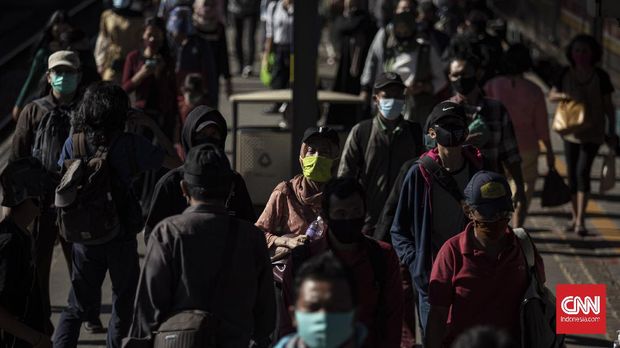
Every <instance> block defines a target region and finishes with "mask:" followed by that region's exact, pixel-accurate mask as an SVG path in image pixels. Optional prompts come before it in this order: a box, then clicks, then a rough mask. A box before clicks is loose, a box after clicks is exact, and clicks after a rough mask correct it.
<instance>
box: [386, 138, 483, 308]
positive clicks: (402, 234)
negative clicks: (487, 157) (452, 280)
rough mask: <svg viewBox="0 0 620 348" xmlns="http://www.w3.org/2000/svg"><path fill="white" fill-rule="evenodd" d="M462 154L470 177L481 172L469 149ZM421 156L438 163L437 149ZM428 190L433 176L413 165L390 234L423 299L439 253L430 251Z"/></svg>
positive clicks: (474, 151)
mask: <svg viewBox="0 0 620 348" xmlns="http://www.w3.org/2000/svg"><path fill="white" fill-rule="evenodd" d="M462 151H463V156H464V157H465V160H466V161H467V162H468V163H469V166H470V167H469V168H470V174H471V175H472V176H473V174H474V173H475V172H476V171H477V170H480V169H482V166H483V159H482V155H481V153H480V151H479V150H478V149H476V148H474V147H473V146H463V150H462ZM423 156H428V157H430V158H432V159H433V160H434V161H438V160H439V153H438V152H437V148H435V149H432V150H430V151H428V152H426V153H425V154H423V155H422V156H420V158H421V157H423ZM432 187H433V176H432V175H431V174H430V173H429V172H427V171H426V170H425V169H424V168H423V167H422V166H420V165H419V163H415V164H414V165H413V166H412V167H411V169H409V172H408V173H407V176H406V177H405V181H404V183H403V187H402V190H401V191H400V198H399V200H398V206H397V208H396V213H395V215H394V221H393V223H392V228H391V230H390V232H391V236H392V245H393V246H394V250H396V253H397V254H398V258H399V259H400V261H401V263H403V264H404V265H406V266H407V268H408V269H409V272H410V273H411V278H412V280H413V283H414V284H415V287H416V289H417V290H418V293H419V294H420V296H424V297H426V296H428V284H429V280H430V276H431V270H432V266H433V261H434V258H435V256H436V255H437V253H438V252H439V250H434V248H433V243H431V239H432V233H433V214H434V213H435V212H434V211H433V206H432V202H433V200H432V197H433V195H432V192H431V189H432ZM437 213H440V211H438V212H437ZM457 233H458V232H457Z"/></svg>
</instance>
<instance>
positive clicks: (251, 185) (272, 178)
mask: <svg viewBox="0 0 620 348" xmlns="http://www.w3.org/2000/svg"><path fill="white" fill-rule="evenodd" d="M237 132H238V133H237V154H236V155H237V171H238V172H239V173H240V174H241V175H242V176H243V178H244V179H245V183H246V185H247V188H248V192H249V193H250V197H251V198H252V202H253V203H254V205H265V204H267V201H268V200H269V196H270V195H271V192H272V191H273V189H274V188H275V187H276V185H278V184H279V183H280V182H282V181H284V180H288V179H290V173H291V133H290V131H288V130H281V129H280V128H272V127H243V128H239V130H238V131H237Z"/></svg>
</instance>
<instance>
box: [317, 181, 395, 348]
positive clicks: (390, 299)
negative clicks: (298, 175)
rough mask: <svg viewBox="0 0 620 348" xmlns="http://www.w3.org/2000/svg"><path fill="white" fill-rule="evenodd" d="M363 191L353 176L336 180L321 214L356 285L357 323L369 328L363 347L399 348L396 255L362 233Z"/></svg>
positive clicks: (334, 249) (336, 252) (329, 239)
mask: <svg viewBox="0 0 620 348" xmlns="http://www.w3.org/2000/svg"><path fill="white" fill-rule="evenodd" d="M365 210H366V204H365V200H364V189H363V188H362V186H361V185H360V184H359V183H357V181H356V180H355V179H353V178H338V179H333V180H331V181H330V182H329V183H328V184H327V185H326V186H325V190H324V192H323V199H322V210H321V216H322V217H324V219H325V221H326V222H327V225H328V230H327V242H328V246H329V249H330V250H331V252H332V253H333V254H334V255H335V256H336V258H337V259H338V260H339V261H340V262H341V263H342V264H343V266H344V267H345V268H346V269H347V271H348V273H349V274H350V275H351V278H352V280H353V282H354V284H355V287H354V289H355V290H354V295H353V296H354V297H355V298H356V299H357V300H358V302H359V304H358V311H357V319H358V320H359V321H360V322H361V323H362V324H364V326H365V327H366V329H367V330H368V337H367V338H366V340H365V342H364V345H363V347H369V348H370V347H385V348H397V347H400V342H401V330H402V329H401V325H402V321H403V306H402V303H403V292H402V281H401V277H400V271H399V269H400V266H399V262H398V258H397V257H396V253H395V252H394V250H393V249H392V247H390V246H389V245H388V244H387V243H383V242H379V241H376V240H374V239H372V238H369V237H366V236H365V235H364V234H363V233H362V227H363V225H364V216H365Z"/></svg>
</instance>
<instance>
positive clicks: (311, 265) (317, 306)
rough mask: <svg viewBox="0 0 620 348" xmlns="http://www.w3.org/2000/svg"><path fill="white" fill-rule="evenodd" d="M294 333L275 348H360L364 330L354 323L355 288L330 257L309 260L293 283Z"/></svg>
mask: <svg viewBox="0 0 620 348" xmlns="http://www.w3.org/2000/svg"><path fill="white" fill-rule="evenodd" d="M295 293H296V299H295V306H294V307H292V306H291V308H290V311H291V313H292V316H293V317H294V318H295V327H296V331H297V332H296V333H294V334H291V335H288V336H286V337H284V338H282V339H281V340H280V342H278V344H277V345H276V346H275V347H276V348H357V347H362V343H363V342H364V339H365V338H366V333H367V330H366V328H365V327H364V326H363V325H361V324H359V323H356V319H357V318H356V315H355V314H356V313H355V306H356V302H355V297H354V296H353V293H354V285H353V284H352V281H351V278H350V276H349V275H348V274H347V272H346V270H345V268H344V267H343V266H342V264H341V263H340V262H339V261H338V259H336V258H335V257H334V256H333V255H331V254H330V253H325V254H322V255H319V256H316V257H314V258H312V259H310V260H308V261H307V262H306V263H304V265H303V266H302V267H301V268H300V270H299V274H298V275H297V279H296V280H295Z"/></svg>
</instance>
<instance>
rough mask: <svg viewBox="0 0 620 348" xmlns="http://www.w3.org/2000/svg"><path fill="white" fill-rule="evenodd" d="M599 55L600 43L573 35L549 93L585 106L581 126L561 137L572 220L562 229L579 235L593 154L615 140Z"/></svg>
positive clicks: (607, 84) (553, 98) (551, 97)
mask: <svg viewBox="0 0 620 348" xmlns="http://www.w3.org/2000/svg"><path fill="white" fill-rule="evenodd" d="M601 55H602V50H601V46H600V45H599V43H598V42H596V40H595V39H594V38H593V37H592V36H589V35H585V34H582V35H578V36H576V37H575V38H574V39H573V40H572V41H571V43H570V44H569V45H568V48H567V49H566V58H567V59H568V61H569V62H570V66H569V67H567V68H566V69H564V70H563V71H562V73H561V75H560V78H559V79H558V80H557V81H556V83H555V84H554V86H553V88H552V89H551V91H550V92H549V100H550V101H552V102H559V101H571V100H573V101H576V102H579V103H582V104H583V106H584V109H585V120H584V126H582V127H580V128H579V129H578V130H577V131H575V132H573V133H569V134H564V135H563V136H562V138H563V139H564V151H565V153H566V162H567V163H566V164H567V167H568V184H569V186H570V188H571V192H572V194H573V196H572V202H571V203H572V205H571V208H572V220H571V223H570V224H569V225H568V226H567V227H566V231H567V232H575V233H577V234H579V235H580V236H585V235H587V234H588V231H587V229H586V224H585V218H586V210H587V206H588V198H589V194H590V171H591V169H592V163H593V161H594V157H596V154H597V152H598V149H599V147H600V146H601V145H602V144H603V143H606V144H607V145H608V146H609V147H610V148H611V149H613V150H614V151H615V149H616V146H617V143H618V141H617V136H616V118H615V111H614V110H615V109H614V105H613V102H612V100H611V94H612V93H613V91H614V87H613V85H612V84H611V80H610V78H609V74H607V72H605V71H604V70H603V69H601V68H600V67H597V66H596V64H597V63H598V62H599V61H600V60H601ZM606 119H607V120H606ZM606 121H607V122H606ZM605 124H607V128H606V127H605Z"/></svg>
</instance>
